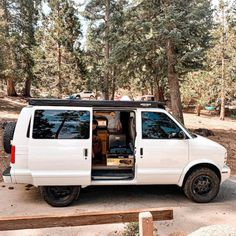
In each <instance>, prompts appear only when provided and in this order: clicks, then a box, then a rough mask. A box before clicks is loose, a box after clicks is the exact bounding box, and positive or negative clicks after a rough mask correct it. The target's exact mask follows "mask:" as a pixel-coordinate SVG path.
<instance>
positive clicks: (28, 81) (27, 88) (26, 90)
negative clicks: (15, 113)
mask: <svg viewBox="0 0 236 236" xmlns="http://www.w3.org/2000/svg"><path fill="white" fill-rule="evenodd" d="M30 90H31V79H30V78H27V79H26V81H25V87H24V91H23V96H24V97H31V95H30Z"/></svg>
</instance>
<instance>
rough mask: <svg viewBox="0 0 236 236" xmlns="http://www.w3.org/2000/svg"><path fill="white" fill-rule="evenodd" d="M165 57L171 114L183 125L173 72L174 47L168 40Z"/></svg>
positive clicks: (176, 77)
mask: <svg viewBox="0 0 236 236" xmlns="http://www.w3.org/2000/svg"><path fill="white" fill-rule="evenodd" d="M166 55H167V63H168V84H169V89H170V98H171V107H172V112H173V115H174V116H176V117H177V118H178V119H179V120H180V121H181V122H183V123H184V117H183V111H182V104H181V97H180V89H179V79H178V75H177V73H176V71H175V53H174V46H173V43H172V42H171V40H170V39H168V40H167V42H166Z"/></svg>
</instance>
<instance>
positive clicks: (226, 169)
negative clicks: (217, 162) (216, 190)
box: [221, 165, 231, 183]
mask: <svg viewBox="0 0 236 236" xmlns="http://www.w3.org/2000/svg"><path fill="white" fill-rule="evenodd" d="M230 173H231V170H230V168H229V167H228V166H227V165H224V167H223V168H222V170H221V183H223V182H224V181H225V180H226V179H228V178H229V177H230Z"/></svg>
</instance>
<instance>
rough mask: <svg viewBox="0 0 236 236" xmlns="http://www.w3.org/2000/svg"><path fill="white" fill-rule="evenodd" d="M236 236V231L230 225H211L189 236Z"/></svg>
mask: <svg viewBox="0 0 236 236" xmlns="http://www.w3.org/2000/svg"><path fill="white" fill-rule="evenodd" d="M220 235H222V236H223V235H224V236H236V229H235V228H233V227H232V226H229V225H210V226H206V227H202V228H200V229H198V230H196V231H194V232H193V233H191V234H188V236H220Z"/></svg>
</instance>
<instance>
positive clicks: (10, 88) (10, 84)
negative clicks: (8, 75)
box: [7, 79, 17, 97]
mask: <svg viewBox="0 0 236 236" xmlns="http://www.w3.org/2000/svg"><path fill="white" fill-rule="evenodd" d="M7 96H13V97H14V96H17V93H16V89H15V84H14V81H13V79H8V80H7Z"/></svg>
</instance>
